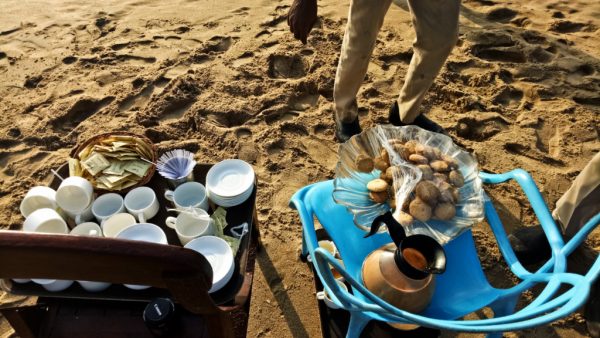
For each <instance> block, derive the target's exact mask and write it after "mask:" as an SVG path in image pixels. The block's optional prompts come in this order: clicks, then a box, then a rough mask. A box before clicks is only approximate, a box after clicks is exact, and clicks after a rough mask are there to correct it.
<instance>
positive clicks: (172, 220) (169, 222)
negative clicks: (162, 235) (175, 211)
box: [165, 216, 177, 229]
mask: <svg viewBox="0 0 600 338" xmlns="http://www.w3.org/2000/svg"><path fill="white" fill-rule="evenodd" d="M176 222H177V218H176V217H173V216H169V217H167V219H166V220H165V224H166V225H167V226H168V227H169V228H171V229H175V224H176Z"/></svg>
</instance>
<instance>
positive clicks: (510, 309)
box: [486, 296, 518, 338]
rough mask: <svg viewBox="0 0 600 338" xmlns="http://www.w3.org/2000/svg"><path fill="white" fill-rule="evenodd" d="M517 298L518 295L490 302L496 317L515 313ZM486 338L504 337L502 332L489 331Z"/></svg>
mask: <svg viewBox="0 0 600 338" xmlns="http://www.w3.org/2000/svg"><path fill="white" fill-rule="evenodd" d="M517 300H518V296H513V297H506V298H501V299H499V300H497V301H496V302H494V303H492V304H490V308H491V309H492V311H494V317H503V316H508V315H511V314H512V313H514V312H515V307H516V306H517ZM486 338H502V332H493V333H488V334H487V335H486Z"/></svg>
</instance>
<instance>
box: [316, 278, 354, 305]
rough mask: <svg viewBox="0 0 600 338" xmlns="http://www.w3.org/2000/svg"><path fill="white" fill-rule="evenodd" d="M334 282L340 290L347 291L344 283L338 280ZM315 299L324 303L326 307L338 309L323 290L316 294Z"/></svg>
mask: <svg viewBox="0 0 600 338" xmlns="http://www.w3.org/2000/svg"><path fill="white" fill-rule="evenodd" d="M336 282H337V283H338V285H339V286H340V287H341V288H342V289H344V290H346V291H348V287H347V286H346V284H344V282H342V281H340V280H336ZM317 299H318V300H322V301H324V302H325V305H327V306H328V307H329V308H331V309H339V308H340V307H339V306H337V304H335V303H334V302H333V300H332V299H331V298H330V297H329V294H328V293H327V291H325V290H324V289H323V291H319V292H317Z"/></svg>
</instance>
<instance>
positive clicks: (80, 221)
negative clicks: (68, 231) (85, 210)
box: [75, 214, 84, 225]
mask: <svg viewBox="0 0 600 338" xmlns="http://www.w3.org/2000/svg"><path fill="white" fill-rule="evenodd" d="M81 217H83V214H79V215H76V216H75V224H76V225H79V224H81V223H84V222H83V220H82V219H81Z"/></svg>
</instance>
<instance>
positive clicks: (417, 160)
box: [408, 154, 429, 164]
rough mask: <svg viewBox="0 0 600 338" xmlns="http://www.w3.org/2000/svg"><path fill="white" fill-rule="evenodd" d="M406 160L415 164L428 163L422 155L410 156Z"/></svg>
mask: <svg viewBox="0 0 600 338" xmlns="http://www.w3.org/2000/svg"><path fill="white" fill-rule="evenodd" d="M408 160H409V161H411V162H413V163H415V164H427V163H429V160H428V159H427V157H425V156H423V155H419V154H412V155H410V156H409V157H408Z"/></svg>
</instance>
